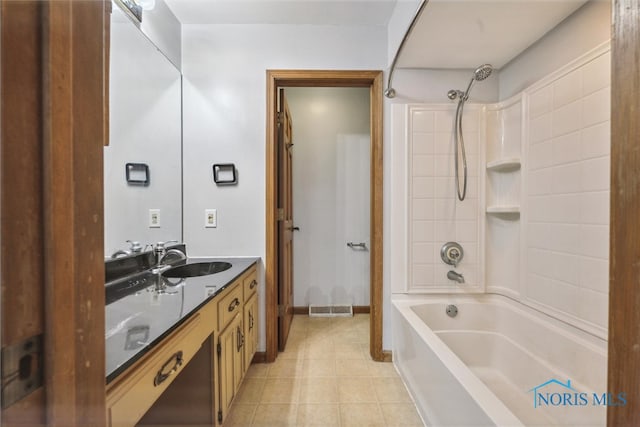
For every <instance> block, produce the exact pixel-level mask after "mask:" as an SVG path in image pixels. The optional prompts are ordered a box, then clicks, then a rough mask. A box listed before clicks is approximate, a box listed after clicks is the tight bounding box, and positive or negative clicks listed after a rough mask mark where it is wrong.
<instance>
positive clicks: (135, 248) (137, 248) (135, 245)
mask: <svg viewBox="0 0 640 427" xmlns="http://www.w3.org/2000/svg"><path fill="white" fill-rule="evenodd" d="M127 243H129V245H130V247H129V250H130V251H131V252H132V253H134V254H137V253H140V252H142V245H141V244H140V242H137V241H135V240H127Z"/></svg>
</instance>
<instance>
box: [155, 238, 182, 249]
mask: <svg viewBox="0 0 640 427" xmlns="http://www.w3.org/2000/svg"><path fill="white" fill-rule="evenodd" d="M169 243H178V241H177V240H167V241H166V242H158V243H156V248H165V247H166V246H167V245H168V244H169Z"/></svg>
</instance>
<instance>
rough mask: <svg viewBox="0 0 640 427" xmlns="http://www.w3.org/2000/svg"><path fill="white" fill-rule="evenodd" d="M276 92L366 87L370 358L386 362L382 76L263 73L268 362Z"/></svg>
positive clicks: (274, 321) (272, 337) (274, 299)
mask: <svg viewBox="0 0 640 427" xmlns="http://www.w3.org/2000/svg"><path fill="white" fill-rule="evenodd" d="M278 87H368V88H369V99H370V117H371V119H370V123H371V124H370V126H371V150H370V156H371V177H370V185H371V206H370V215H371V224H370V227H371V250H370V288H371V293H370V305H371V314H370V316H371V321H370V335H371V340H370V353H371V357H372V358H373V360H378V361H388V360H390V354H389V353H388V352H384V351H383V349H382V291H383V290H382V209H383V205H382V172H383V171H382V150H383V142H382V138H383V135H382V121H383V117H382V71H371V70H363V71H330V70H267V124H266V128H267V136H266V139H267V141H266V207H265V210H266V259H265V329H266V361H267V362H273V361H274V360H275V359H276V357H277V355H278V335H277V334H278V286H277V284H278V245H277V230H278V227H277V225H278V224H277V209H278V207H277V198H276V192H277V171H276V170H275V168H276V166H277V162H276V154H277V134H276V132H277V129H276V128H275V126H274V123H275V118H276V111H277V110H276V108H277V105H276V104H277V99H278V98H277V90H278Z"/></svg>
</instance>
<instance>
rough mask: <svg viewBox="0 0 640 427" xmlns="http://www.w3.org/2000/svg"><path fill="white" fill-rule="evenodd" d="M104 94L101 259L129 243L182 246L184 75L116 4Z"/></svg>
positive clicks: (124, 247) (112, 19) (125, 247)
mask: <svg viewBox="0 0 640 427" xmlns="http://www.w3.org/2000/svg"><path fill="white" fill-rule="evenodd" d="M109 86H110V93H109V96H110V117H109V119H110V125H109V133H110V136H109V146H107V147H105V148H104V181H105V192H104V194H105V200H104V202H105V239H104V240H105V257H111V256H112V255H113V254H114V253H115V252H117V251H118V250H121V249H127V248H128V246H129V245H128V243H127V242H126V241H127V240H132V241H138V242H140V243H141V244H142V246H143V247H144V246H145V245H146V244H152V243H155V242H159V241H167V240H182V155H181V153H182V142H181V141H182V139H181V138H182V131H181V127H182V117H181V110H182V106H181V101H182V96H181V88H182V81H181V74H180V71H179V70H178V69H176V67H175V66H174V65H173V64H172V63H171V62H170V61H169V60H168V59H167V58H166V57H165V56H164V55H163V54H162V53H161V52H160V51H159V50H158V49H157V48H156V46H154V45H153V43H151V41H150V40H149V39H148V38H147V37H146V36H145V35H144V34H143V33H142V32H141V31H140V30H139V28H138V27H137V26H136V25H134V23H133V22H132V21H131V20H130V19H129V17H128V16H127V15H125V13H124V12H123V11H122V10H120V9H119V8H118V7H117V6H116V5H115V4H114V7H113V13H112V18H111V49H110V77H109ZM127 164H134V165H136V166H132V167H130V168H129V169H130V170H129V172H130V174H129V182H128V181H127V173H126V172H127ZM142 165H147V167H148V173H147V174H146V181H147V182H146V183H145V182H143V181H144V177H145V171H144V166H142Z"/></svg>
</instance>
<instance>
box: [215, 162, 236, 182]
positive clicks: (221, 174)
mask: <svg viewBox="0 0 640 427" xmlns="http://www.w3.org/2000/svg"><path fill="white" fill-rule="evenodd" d="M213 181H214V182H215V183H216V184H217V185H233V184H237V183H238V176H237V174H236V166H235V165H234V164H233V163H220V164H216V165H213Z"/></svg>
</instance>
